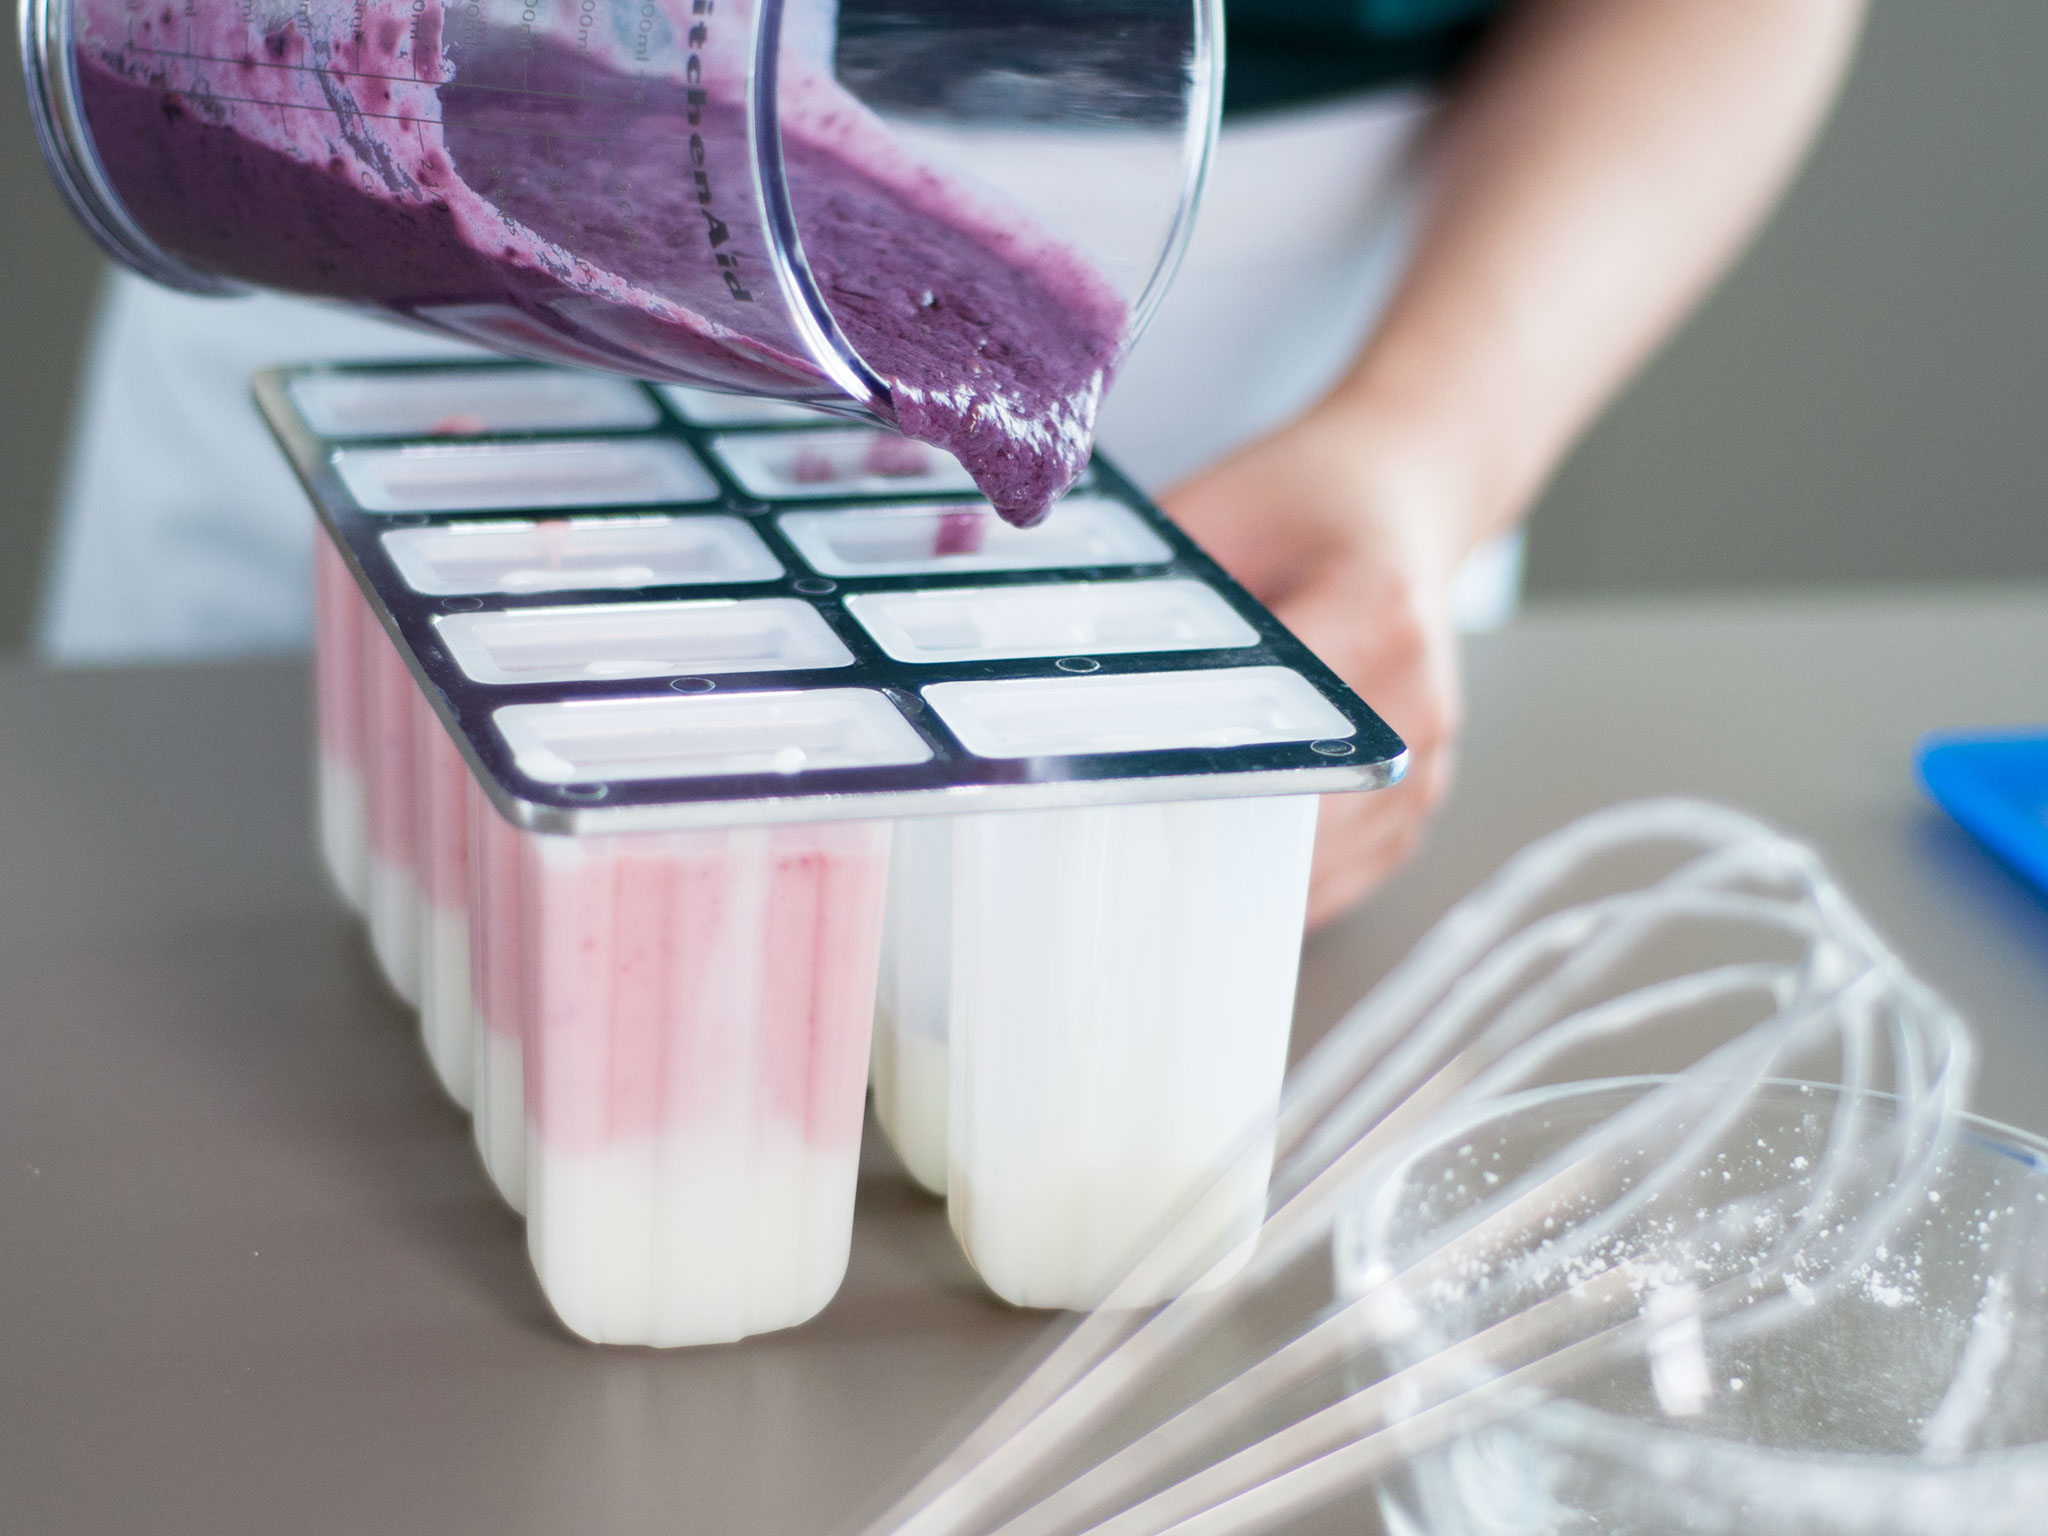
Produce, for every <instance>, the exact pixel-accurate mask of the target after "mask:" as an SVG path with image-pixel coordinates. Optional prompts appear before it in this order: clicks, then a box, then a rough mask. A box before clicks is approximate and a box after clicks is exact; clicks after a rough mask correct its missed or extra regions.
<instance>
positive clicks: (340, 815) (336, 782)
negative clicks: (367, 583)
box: [313, 533, 372, 910]
mask: <svg viewBox="0 0 2048 1536" xmlns="http://www.w3.org/2000/svg"><path fill="white" fill-rule="evenodd" d="M371 622H372V620H371V618H370V610H369V605H368V604H367V603H366V602H365V601H364V599H363V595H362V593H361V591H360V590H358V589H357V587H356V583H355V578H354V577H353V576H351V575H350V574H349V571H348V567H347V566H346V565H344V564H343V563H342V559H341V555H340V553H339V552H338V551H337V550H336V549H335V548H334V545H333V543H332V542H331V541H330V540H329V539H328V538H327V536H326V535H325V534H324V533H316V534H315V535H314V538H313V694H314V711H315V720H316V722H317V729H318V732H319V760H318V765H317V771H318V785H317V788H318V807H317V814H318V816H319V818H320V826H319V846H320V856H321V861H322V863H324V864H325V865H326V868H327V874H328V877H329V879H331V880H332V881H333V882H334V887H335V889H336V890H337V891H339V892H340V893H341V896H342V899H343V900H345V901H346V902H347V903H348V904H349V905H350V906H352V907H355V908H356V909H358V910H361V908H362V906H363V902H364V889H363V888H364V883H365V880H366V878H367V872H366V870H365V867H364V861H365V859H366V857H367V853H368V849H367V843H366V837H367V834H366V831H365V826H364V815H365V802H364V785H363V707H364V703H363V691H364V690H363V631H364V629H365V628H366V627H367V626H368V625H369V624H370V623H371Z"/></svg>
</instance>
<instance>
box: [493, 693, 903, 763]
mask: <svg viewBox="0 0 2048 1536" xmlns="http://www.w3.org/2000/svg"><path fill="white" fill-rule="evenodd" d="M493 718H494V719H495V721H496V722H497V727H498V732H499V734H500V735H501V736H503V737H504V738H505V743H506V745H507V746H509V747H510V748H511V749H512V760H513V762H514V763H515V764H516V765H517V766H518V768H519V771H520V772H521V773H523V774H525V775H526V776H527V777H528V778H530V779H533V780H535V781H537V782H539V783H542V784H585V783H593V782H599V781H604V780H612V781H618V782H631V781H633V780H636V779H694V778H716V777H723V776H726V775H729V774H784V775H790V774H797V773H807V772H815V771H820V770H827V769H833V768H874V767H881V766H885V765H888V764H896V763H921V762H924V761H925V760H926V759H927V758H929V757H930V756H931V755H932V749H931V748H930V747H929V746H928V745H927V744H926V743H925V740H924V738H923V737H922V736H920V735H918V734H917V732H916V730H915V729H913V728H912V727H911V725H910V723H909V722H908V721H906V720H905V719H904V718H903V716H902V715H900V714H898V713H897V711H896V706H895V705H893V704H891V703H890V702H889V701H888V699H887V698H885V697H884V696H883V695H882V694H880V693H879V692H876V691H875V690H874V689H871V688H818V689H810V690H802V691H799V690H786V691H785V690H777V691H775V692H767V693H730V694H705V695H701V696H697V697H675V696H670V697H667V698H647V699H573V700H569V701H567V702H564V703H559V704H509V705H507V706H506V707H505V708H503V709H501V710H499V711H497V713H496V714H495V715H494V716H493Z"/></svg>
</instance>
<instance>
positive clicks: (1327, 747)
mask: <svg viewBox="0 0 2048 1536" xmlns="http://www.w3.org/2000/svg"><path fill="white" fill-rule="evenodd" d="M1308 749H1309V751H1311V752H1313V753H1315V754H1316V755H1317V756H1318V757H1349V756H1351V754H1352V753H1354V752H1356V751H1357V750H1358V744H1357V743H1356V742H1352V741H1335V740H1332V741H1312V742H1310V743H1309V744H1308Z"/></svg>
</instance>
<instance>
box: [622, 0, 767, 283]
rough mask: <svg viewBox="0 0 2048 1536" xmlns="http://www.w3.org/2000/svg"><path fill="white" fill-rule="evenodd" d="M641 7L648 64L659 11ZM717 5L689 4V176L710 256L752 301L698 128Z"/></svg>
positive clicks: (649, 3)
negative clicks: (719, 210) (717, 208)
mask: <svg viewBox="0 0 2048 1536" xmlns="http://www.w3.org/2000/svg"><path fill="white" fill-rule="evenodd" d="M640 6H641V12H640V37H639V40H638V42H637V43H636V45H635V48H634V52H635V55H636V56H637V57H638V58H639V59H640V60H641V62H643V63H645V62H646V61H647V59H648V57H649V55H650V54H651V52H652V43H651V41H650V34H651V33H652V31H653V28H654V26H655V24H656V22H657V21H658V19H659V16H660V12H659V10H658V9H657V7H656V5H655V0H640ZM717 6H718V0H691V3H690V15H691V17H692V18H693V20H692V21H691V24H690V32H689V38H688V43H689V49H690V51H689V53H688V55H687V56H686V57H685V58H684V60H683V84H684V92H683V97H684V101H685V103H686V112H685V115H686V117H687V118H688V120H689V124H690V176H691V179H692V181H693V182H694V183H695V185H696V189H697V206H698V208H699V209H700V210H701V211H702V212H703V215H704V238H705V240H706V242H708V244H709V245H710V248H711V259H712V260H713V261H714V262H716V263H717V264H718V275H719V276H720V277H721V278H723V279H724V280H725V287H726V291H727V292H728V293H730V294H731V295H732V296H733V297H734V298H735V299H738V300H740V301H741V302H742V303H745V304H751V303H753V301H754V296H753V294H752V293H750V292H749V291H748V290H747V286H746V284H745V283H744V282H742V281H741V280H740V271H739V267H740V259H739V256H738V254H737V253H735V252H733V251H729V250H726V249H725V248H724V247H726V246H727V245H729V244H730V243H731V241H732V231H731V230H730V229H728V228H727V227H726V223H725V220H723V219H721V218H720V217H719V216H718V215H717V214H716V213H714V212H713V211H712V207H711V201H712V195H711V171H710V167H709V165H708V164H707V161H708V160H709V153H708V151H707V149H706V147H705V144H704V135H703V134H702V133H701V132H700V131H699V130H700V129H701V128H702V127H703V125H704V108H705V105H706V104H707V102H708V101H709V100H710V97H709V94H708V93H707V92H706V91H705V89H704V47H705V44H706V43H708V42H709V41H710V39H711V14H712V12H713V11H715V10H716V9H717Z"/></svg>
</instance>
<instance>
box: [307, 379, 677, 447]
mask: <svg viewBox="0 0 2048 1536" xmlns="http://www.w3.org/2000/svg"><path fill="white" fill-rule="evenodd" d="M288 388H289V390H290V393H291V398H292V404H293V405H294V406H296V407H297V408H298V412H299V414H300V415H301V416H303V417H304V418H305V419H306V425H307V426H309V427H311V428H312V429H313V430H314V431H315V432H317V433H319V434H320V435H321V436H322V437H326V438H336V439H346V438H361V437H481V436H484V435H486V434H489V433H497V432H601V431H623V430H628V429H631V428H636V427H651V426H653V425H654V424H655V423H656V422H657V421H659V420H660V419H661V412H660V411H659V410H658V409H656V407H655V404H654V402H653V401H652V400H649V399H648V398H647V395H646V393H645V392H644V391H642V390H640V389H637V388H635V387H634V386H633V385H632V384H630V383H628V382H627V381H626V380H624V379H613V378H606V377H605V376H603V375H602V374H595V373H567V372H561V371H558V370H555V369H540V368H523V367H515V368H487V367H463V368H423V369H419V370H417V371H408V372H405V373H388V372H379V373H368V374H364V373H314V374H306V375H302V376H301V377H299V378H296V379H293V380H292V382H291V384H290V385H289V386H288Z"/></svg>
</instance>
